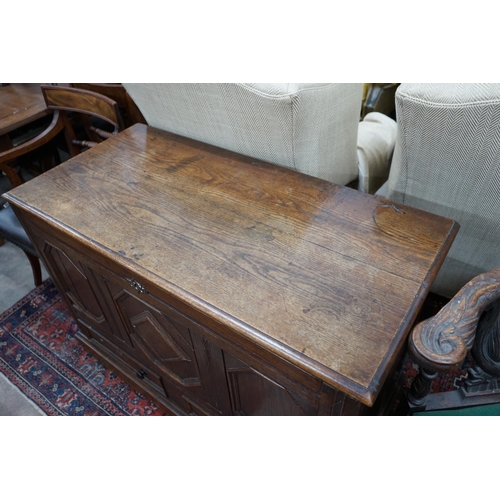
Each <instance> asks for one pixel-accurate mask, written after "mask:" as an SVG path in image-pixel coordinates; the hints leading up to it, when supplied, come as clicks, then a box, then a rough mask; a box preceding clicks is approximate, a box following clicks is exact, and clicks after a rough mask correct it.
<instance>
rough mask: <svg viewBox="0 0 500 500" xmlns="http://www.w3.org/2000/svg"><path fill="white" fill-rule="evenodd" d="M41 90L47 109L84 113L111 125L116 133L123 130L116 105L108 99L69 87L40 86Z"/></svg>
mask: <svg viewBox="0 0 500 500" xmlns="http://www.w3.org/2000/svg"><path fill="white" fill-rule="evenodd" d="M41 88H42V92H43V96H44V98H45V103H46V104H47V108H49V109H54V110H64V111H73V112H77V113H85V114H87V115H91V116H96V117H98V118H101V119H102V120H105V121H107V122H108V123H111V125H113V126H114V127H115V131H116V132H118V131H120V130H123V129H124V124H123V119H122V117H121V114H120V110H119V108H118V104H117V103H116V101H113V100H112V99H110V98H109V97H106V96H104V95H102V94H98V93H96V92H92V91H89V90H83V89H76V88H71V87H58V86H54V85H42V86H41Z"/></svg>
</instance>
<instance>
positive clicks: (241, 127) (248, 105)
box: [123, 83, 396, 192]
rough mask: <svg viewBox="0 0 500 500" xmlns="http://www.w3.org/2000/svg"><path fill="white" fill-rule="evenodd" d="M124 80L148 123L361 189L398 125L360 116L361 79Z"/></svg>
mask: <svg viewBox="0 0 500 500" xmlns="http://www.w3.org/2000/svg"><path fill="white" fill-rule="evenodd" d="M123 85H124V87H125V88H126V89H127V92H128V93H129V94H130V96H131V97H132V99H133V100H134V102H135V103H136V104H137V106H138V107H139V109H140V111H141V112H142V114H143V115H144V118H145V119H146V121H147V123H148V124H149V125H151V126H153V127H157V128H160V129H163V130H167V131H169V132H173V133H175V134H179V135H182V136H186V137H190V138H192V139H196V140H199V141H202V142H205V143H208V144H212V145H215V146H219V147H222V148H225V149H229V150H231V151H235V152H237V153H241V154H244V155H248V156H251V157H253V158H257V159H260V160H263V161H267V162H270V163H274V164H277V165H281V166H285V167H288V168H292V169H294V170H298V171H300V172H303V173H306V174H309V175H312V176H315V177H319V178H322V179H325V180H329V181H332V182H335V183H338V184H342V185H346V184H349V183H351V182H353V181H356V179H358V178H359V189H360V190H362V191H365V192H374V191H375V190H376V189H377V188H378V187H379V186H380V184H382V183H383V182H384V181H385V180H386V179H387V176H388V171H389V164H390V159H391V157H392V151H393V149H394V144H395V137H396V124H395V122H394V120H392V119H390V118H389V117H387V116H385V115H383V114H381V113H370V114H368V115H367V116H366V118H365V120H364V121H363V122H361V123H360V113H361V100H362V92H363V84H361V83H360V84H345V83H185V84H178V83H161V84H156V83H155V84H138V83H124V84H123Z"/></svg>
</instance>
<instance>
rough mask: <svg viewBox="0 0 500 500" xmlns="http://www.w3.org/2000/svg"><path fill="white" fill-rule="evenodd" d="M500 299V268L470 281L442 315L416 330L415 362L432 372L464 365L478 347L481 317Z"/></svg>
mask: <svg viewBox="0 0 500 500" xmlns="http://www.w3.org/2000/svg"><path fill="white" fill-rule="evenodd" d="M499 298H500V268H499V269H495V270H493V271H489V272H487V273H484V274H480V275H479V276H477V277H476V278H474V279H472V280H471V281H469V283H467V284H466V285H465V286H464V287H463V288H462V289H461V290H460V291H459V292H458V293H457V294H456V295H455V297H454V298H453V299H452V300H451V301H450V302H449V303H448V304H446V305H445V306H444V307H443V308H442V309H441V311H439V313H438V314H436V315H435V316H433V317H432V318H429V319H427V320H425V321H423V322H422V323H419V324H418V325H417V326H415V328H414V329H413V330H412V332H411V334H410V339H409V344H408V349H409V354H410V356H411V357H412V359H413V360H414V361H415V362H417V363H418V364H419V365H420V366H421V367H423V368H425V369H426V370H428V371H430V372H435V371H449V370H452V369H454V368H457V367H459V366H461V365H462V363H463V361H464V359H465V357H466V355H467V353H468V351H469V350H470V349H471V348H472V345H473V344H474V339H475V336H476V328H477V324H478V321H479V318H480V317H481V314H482V313H483V311H484V310H485V309H486V308H487V307H488V306H489V305H490V304H491V303H492V302H494V301H496V300H497V299H499Z"/></svg>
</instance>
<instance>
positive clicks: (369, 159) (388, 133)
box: [357, 112, 397, 194]
mask: <svg viewBox="0 0 500 500" xmlns="http://www.w3.org/2000/svg"><path fill="white" fill-rule="evenodd" d="M396 131H397V125H396V122H395V121H394V120H393V119H392V118H389V117H388V116H386V115H384V114H382V113H377V112H373V113H368V114H367V115H366V116H365V118H364V120H363V121H361V122H360V123H359V125H358V142H357V153H358V168H359V184H358V190H359V191H362V192H364V193H370V194H373V193H375V191H377V189H379V188H380V186H382V184H384V182H386V181H387V179H388V178H389V169H390V166H391V160H392V153H393V151H394V146H395V144H396Z"/></svg>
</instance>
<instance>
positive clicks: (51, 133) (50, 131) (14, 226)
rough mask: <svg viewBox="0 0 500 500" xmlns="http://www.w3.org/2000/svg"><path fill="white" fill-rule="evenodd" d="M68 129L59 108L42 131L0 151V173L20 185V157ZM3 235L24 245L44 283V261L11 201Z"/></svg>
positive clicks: (2, 209)
mask: <svg viewBox="0 0 500 500" xmlns="http://www.w3.org/2000/svg"><path fill="white" fill-rule="evenodd" d="M63 129H64V123H63V120H62V118H61V116H60V114H59V112H58V111H56V112H54V115H53V117H52V121H51V122H50V123H49V125H48V126H47V127H46V128H45V129H43V130H42V131H41V132H39V133H38V135H36V136H35V137H33V138H31V139H29V140H27V141H25V142H23V143H22V144H19V145H17V146H15V147H12V148H10V149H8V150H6V151H1V152H0V172H3V173H4V174H5V175H6V176H7V178H8V179H9V181H10V184H11V185H12V187H13V188H14V187H16V186H20V185H21V184H22V183H23V182H24V180H23V178H22V177H21V176H20V175H19V174H18V173H17V172H16V170H15V168H14V165H13V163H12V162H13V161H15V160H16V159H18V158H19V157H21V156H23V155H25V154H28V153H30V152H32V151H35V150H37V149H39V148H41V147H42V146H44V145H46V144H47V143H48V142H49V141H51V140H52V139H54V138H55V137H56V136H57V135H58V134H59V133H61V132H62V130H63ZM0 238H2V239H3V240H7V241H10V242H11V243H13V244H14V245H16V246H17V247H19V248H21V249H22V250H23V252H24V253H25V255H26V257H28V259H29V262H30V264H31V268H32V271H33V279H34V283H35V286H38V285H40V284H41V281H42V274H41V267H40V262H39V260H38V256H37V253H36V251H35V248H34V247H33V244H32V243H31V241H30V239H29V238H28V235H27V234H26V231H25V230H24V229H23V227H22V226H21V224H20V223H19V220H18V219H17V217H16V215H15V214H14V212H13V211H12V208H11V207H10V206H9V205H8V204H7V203H5V204H0Z"/></svg>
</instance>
